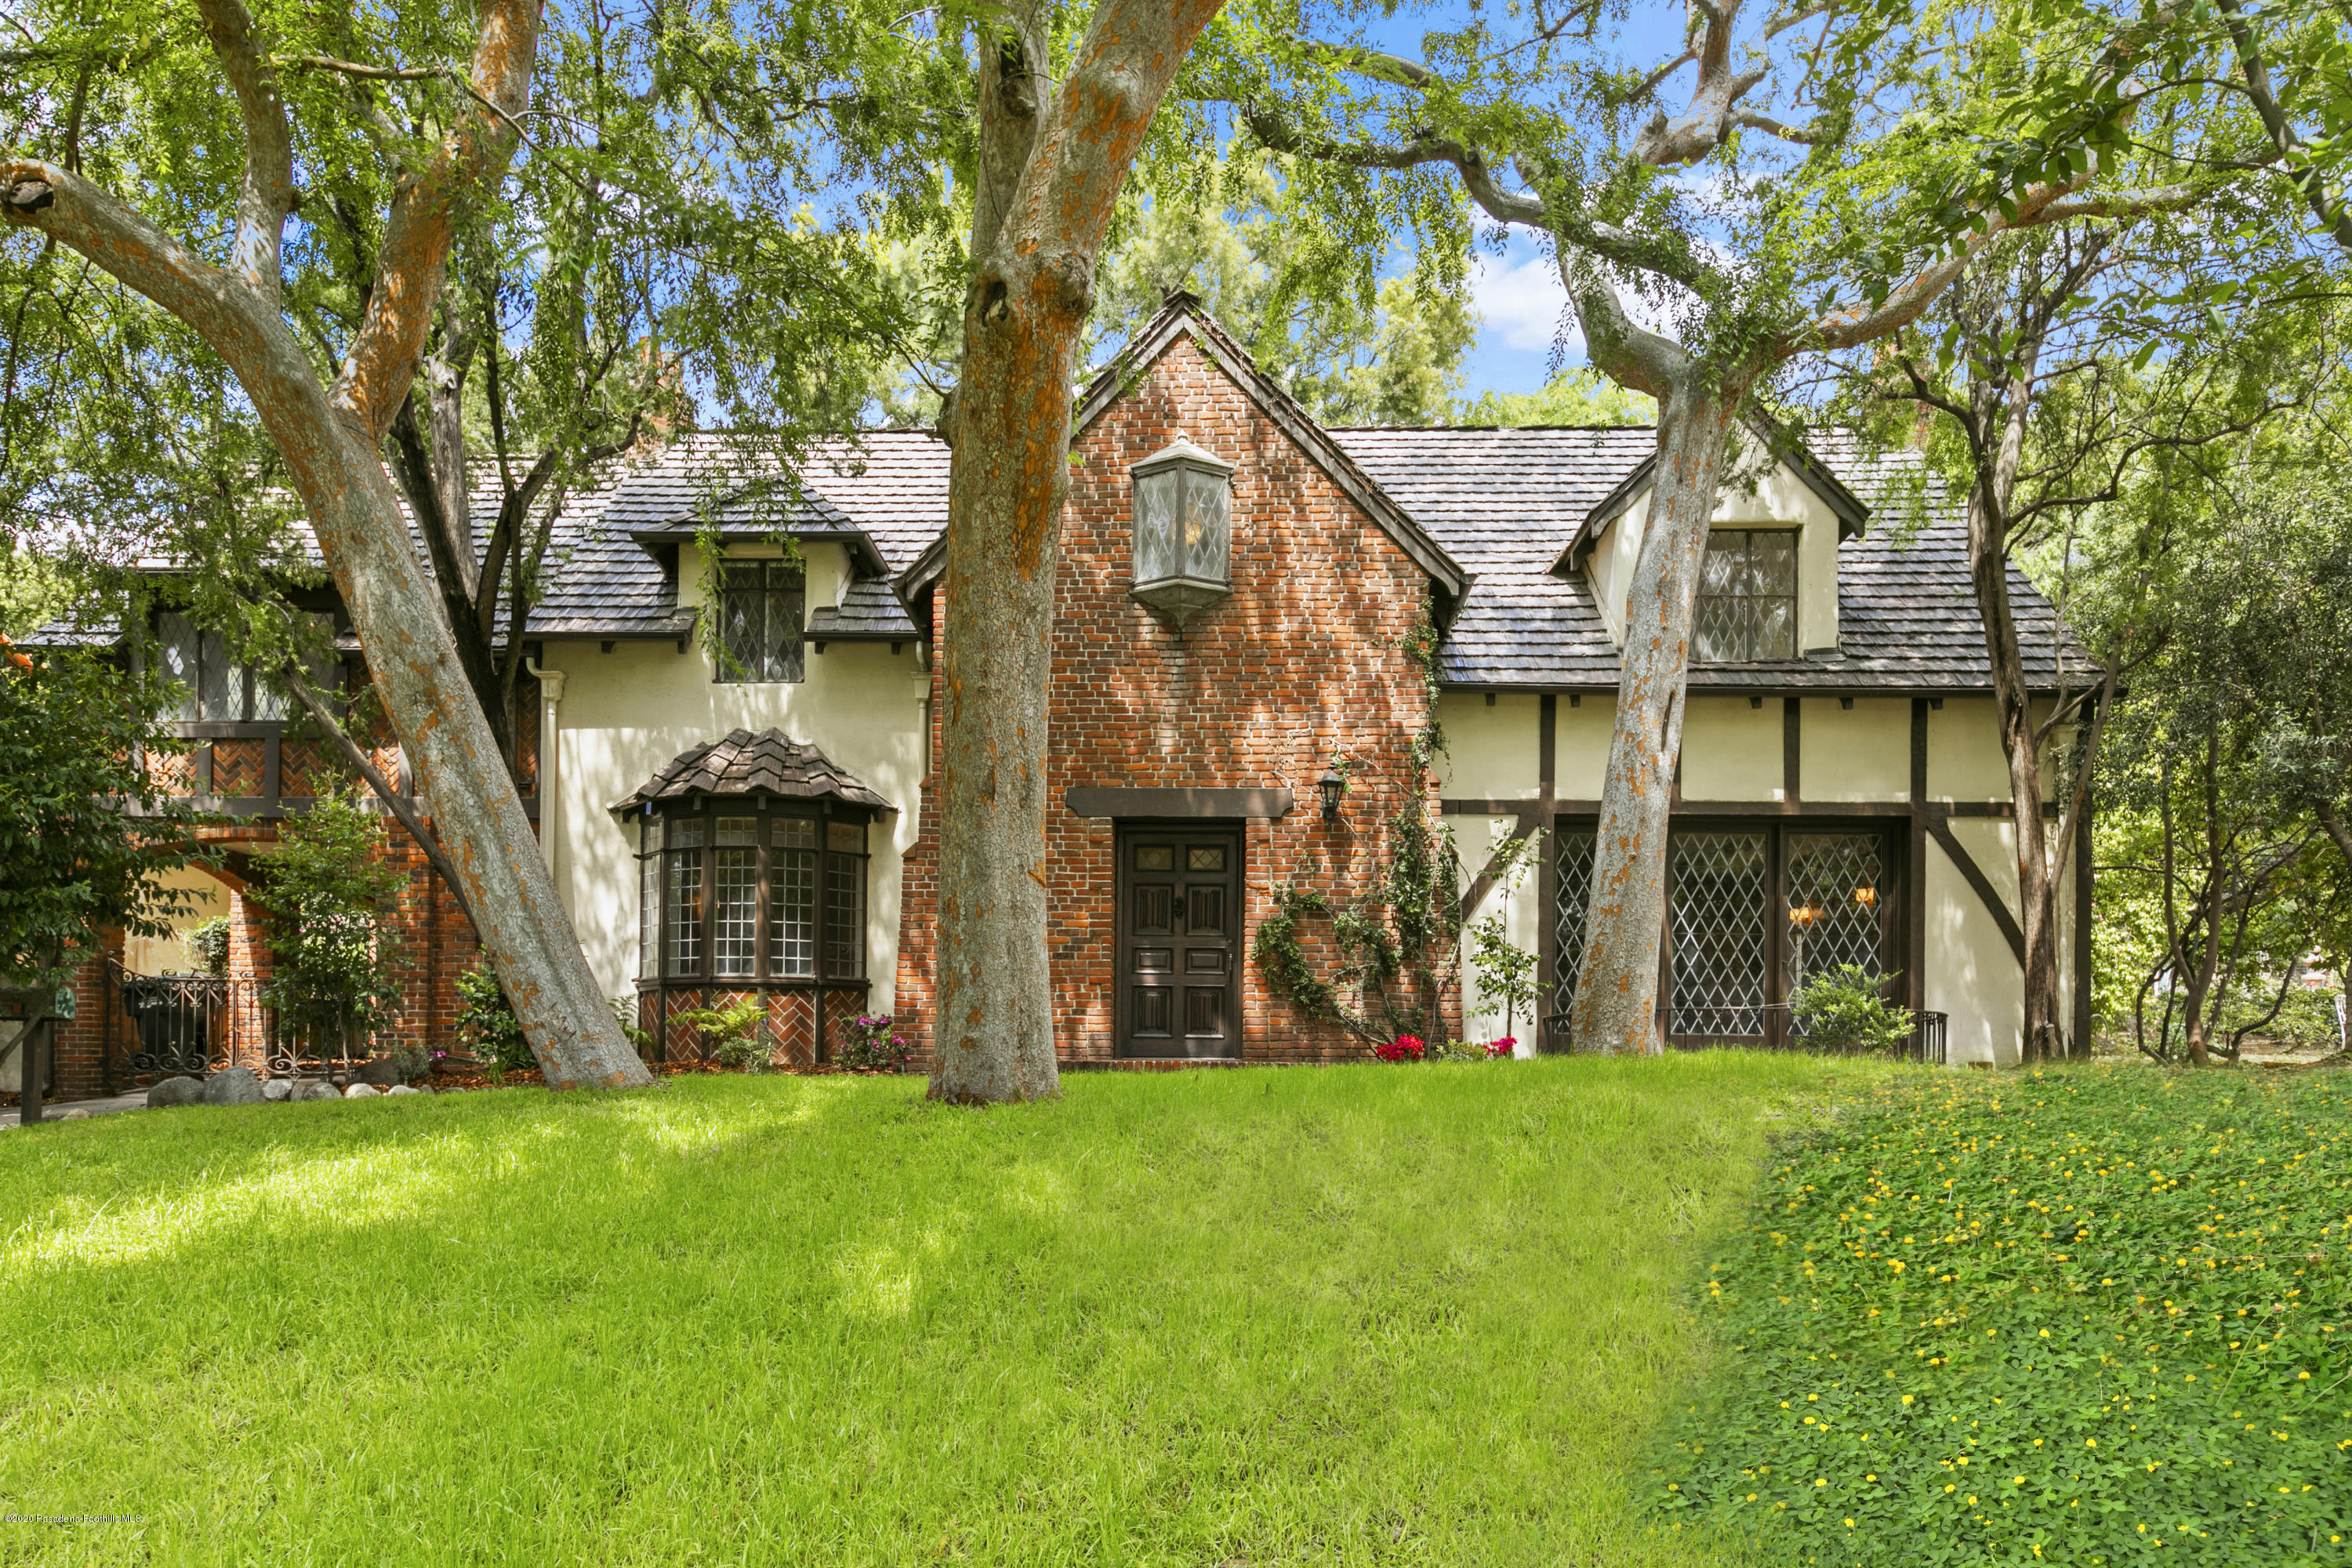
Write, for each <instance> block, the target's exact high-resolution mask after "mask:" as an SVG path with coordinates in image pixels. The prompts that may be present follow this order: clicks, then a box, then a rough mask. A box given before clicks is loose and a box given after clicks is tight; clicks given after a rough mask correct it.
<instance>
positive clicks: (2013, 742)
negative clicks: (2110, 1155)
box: [1968, 345, 2066, 1062]
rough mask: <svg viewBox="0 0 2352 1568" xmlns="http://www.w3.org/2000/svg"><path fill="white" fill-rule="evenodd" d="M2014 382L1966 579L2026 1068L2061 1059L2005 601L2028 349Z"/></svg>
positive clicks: (1990, 400)
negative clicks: (2004, 768) (2004, 827)
mask: <svg viewBox="0 0 2352 1568" xmlns="http://www.w3.org/2000/svg"><path fill="white" fill-rule="evenodd" d="M2021 352H2022V356H2023V357H2022V359H2021V370H2020V372H2019V373H2018V374H2015V375H2014V377H2013V381H2012V385H2011V391H2010V396H2009V408H2008V410H2007V417H2005V418H2004V419H2003V420H2002V422H2001V433H2000V446H1999V448H1998V450H1997V451H1996V452H1995V453H1993V454H1990V456H1991V458H1992V461H1991V462H1990V465H1985V464H1979V467H1978V469H1977V477H1976V482H1975V483H1974V484H1972V485H1971V486H1970V487H1969V503H1968V523H1969V578H1970V579H1971V580H1972V581H1973V583H1974V584H1975V585H1976V598H1977V612H1978V616H1979V619H1981V620H1982V621H1983V623H1984V638H1985V657H1986V659H1987V661H1988V662H1989V663H1990V665H1991V668H1992V685H1993V707H1994V713H1995V717H1996V721H1997V722H1998V723H1999V725H2000V744H2001V752H2002V754H2003V755H2004V756H2005V757H2006V758H2007V759H2008V762H2009V794H2010V799H2011V804H2012V805H2013V806H2014V807H2015V810H2016V813H2017V822H2016V828H2017V844H2016V851H2017V853H2016V860H2017V889H2018V912H2019V915H2020V920H2019V924H2020V925H2021V927H2022V928H2023V930H2024V933H2025V973H2024V981H2025V1026H2024V1035H2023V1037H2022V1039H2021V1042H2020V1047H2019V1050H2020V1056H2021V1059H2023V1060H2025V1061H2030V1062H2032V1061H2049V1060H2054V1059H2056V1058H2059V1057H2063V1056H2064V1055H2065V1054H2066V1037H2065V1030H2064V1027H2063V1026H2062V1025H2061V1024H2060V1022H2059V1018H2060V1009H2059V1005H2058V939H2057V927H2058V906H2057V887H2056V880H2055V879H2054V878H2053V876H2052V874H2051V867H2050V839H2049V827H2048V825H2047V823H2046V822H2045V821H2044V820H2043V816H2042V749H2041V737H2040V736H2039V735H2038V734H2037V733H2036V732H2035V730H2034V724H2033V699H2032V694H2031V693H2030V692H2029V691H2028V690H2027V689H2026V685H2025V664H2024V660H2023V658H2022V657H2021V654H2020V652H2019V649H2018V641H2017V618H2016V616H2015V614H2014V612H2013V611H2012V609H2011V605H2010V598H2009V499H2010V496H2011V492H2012V491H2013V489H2014V488H2015V485H2016V480H2017V470H2018V465H2019V463H2020V462H2021V460H2022V458H2023V456H2024V451H2025V427H2026V423H2027V416H2028V414H2029V412H2030V410H2031V405H2032V395H2031V388H2032V382H2033V368H2034V364H2035V363H2036V360H2037V358H2038V355H2037V353H2035V348H2034V347H2033V346H2031V345H2029V346H2028V347H2026V348H2025V349H2024V350H2022V351H2021ZM1999 398H2000V393H1999V390H1998V389H1996V388H1993V387H1991V386H1989V385H1986V384H1982V383H1979V384H1977V386H1975V387H1974V388H1972V389H1971V402H1972V404H1973V405H1974V406H1975V409H1976V410H1977V412H1978V413H1979V422H1980V424H1981V423H1984V422H1988V421H1986V420H1985V419H1984V416H1989V415H1990V412H1991V410H1992V409H1993V408H1994V407H1995V406H1997V405H1998V404H1999Z"/></svg>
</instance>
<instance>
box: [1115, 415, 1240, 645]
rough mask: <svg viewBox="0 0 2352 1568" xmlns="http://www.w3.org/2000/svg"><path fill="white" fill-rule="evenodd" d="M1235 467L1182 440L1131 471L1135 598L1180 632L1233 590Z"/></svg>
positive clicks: (1181, 437) (1161, 450)
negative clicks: (1185, 625) (1133, 501)
mask: <svg viewBox="0 0 2352 1568" xmlns="http://www.w3.org/2000/svg"><path fill="white" fill-rule="evenodd" d="M1129 473H1130V474H1131V475H1132V476H1133V478H1134V479H1135V586H1134V589H1133V593H1134V595H1135V596H1136V598H1137V599H1138V600H1139V601H1140V602H1141V603H1142V604H1143V605H1146V606H1147V607H1149V608H1150V609H1151V610H1153V611H1156V612H1157V613H1158V614H1160V615H1162V616H1166V617H1168V618H1169V619H1170V620H1171V621H1174V622H1175V623H1176V625H1177V626H1179V627H1180V628H1181V626H1183V625H1184V623H1185V622H1186V621H1188V620H1190V619H1192V617H1193V616H1196V615H1199V614H1200V613H1201V612H1202V610H1205V609H1207V608H1208V607H1209V606H1210V605H1213V604H1215V603H1216V602H1217V601H1218V600H1220V599H1223V597H1225V595H1228V594H1230V593H1232V592H1233V501H1232V493H1231V490H1232V484H1233V474H1234V465H1233V464H1231V463H1228V462H1226V461H1225V460H1224V459H1223V458H1220V457H1218V456H1217V455H1216V454H1215V453H1214V452H1211V451H1207V450H1205V449H1203V448H1202V447H1196V446H1194V445H1192V442H1190V441H1188V440H1186V439H1185V438H1184V437H1183V436H1182V435H1181V434H1179V435H1178V436H1177V437H1176V439H1175V442H1174V443H1173V444H1172V445H1171V446H1168V447H1162V448H1161V449H1160V450H1159V451H1157V452H1154V453H1152V454H1151V456H1150V457H1148V458H1144V459H1143V461H1141V462H1139V463H1138V464H1136V465H1135V467H1134V468H1131V469H1129Z"/></svg>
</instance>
